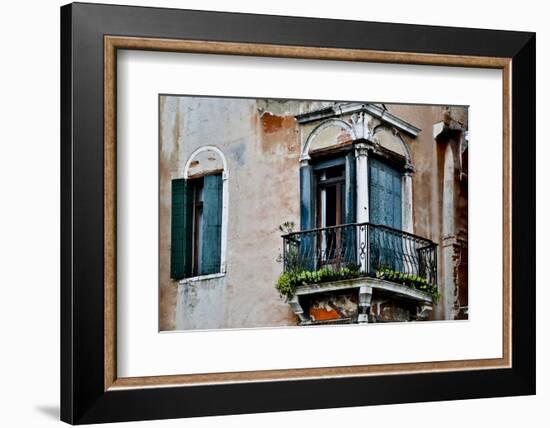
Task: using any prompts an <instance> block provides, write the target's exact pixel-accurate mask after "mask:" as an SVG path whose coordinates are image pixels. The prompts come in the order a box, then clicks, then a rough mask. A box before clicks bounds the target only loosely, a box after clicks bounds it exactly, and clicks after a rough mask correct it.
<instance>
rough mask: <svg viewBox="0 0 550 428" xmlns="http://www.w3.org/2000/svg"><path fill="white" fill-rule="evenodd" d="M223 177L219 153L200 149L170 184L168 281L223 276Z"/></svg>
mask: <svg viewBox="0 0 550 428" xmlns="http://www.w3.org/2000/svg"><path fill="white" fill-rule="evenodd" d="M227 177H228V173H227V165H226V161H225V157H224V155H223V153H222V152H221V151H220V150H219V149H218V148H217V147H214V146H203V147H200V148H199V149H197V150H195V151H194V152H193V153H192V154H191V155H190V156H189V159H188V160H187V163H186V165H185V168H184V170H183V173H182V178H176V179H174V180H172V216H171V219H172V225H171V233H172V237H171V257H170V277H171V278H172V279H184V278H190V277H198V276H205V275H213V274H221V273H225V253H226V251H225V245H226V244H225V242H226V236H227V199H228V189H227Z"/></svg>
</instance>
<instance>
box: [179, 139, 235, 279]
mask: <svg viewBox="0 0 550 428" xmlns="http://www.w3.org/2000/svg"><path fill="white" fill-rule="evenodd" d="M207 152H212V153H213V154H214V155H215V157H214V158H212V163H213V164H214V165H220V166H221V168H210V169H207V170H205V171H202V175H207V174H208V173H212V172H218V171H220V169H221V174H222V227H221V251H220V265H221V266H220V272H221V273H225V272H226V268H227V261H226V260H227V259H226V257H227V227H228V207H229V185H228V178H229V170H228V168H227V160H226V158H225V155H224V154H223V152H222V151H221V150H220V149H219V148H218V147H216V146H202V147H199V148H198V149H196V150H195V151H194V152H193V153H191V155H189V158H188V159H187V162H186V163H185V167H184V168H183V174H182V176H183V178H184V179H185V180H188V179H190V178H193V176H200V175H201V173H198V174H194V175H191V176H190V171H191V169H192V168H193V165H194V164H193V162H197V160H198V159H199V158H201V157H202V158H204V157H205V155H206V154H207ZM207 159H209V158H208V157H207Z"/></svg>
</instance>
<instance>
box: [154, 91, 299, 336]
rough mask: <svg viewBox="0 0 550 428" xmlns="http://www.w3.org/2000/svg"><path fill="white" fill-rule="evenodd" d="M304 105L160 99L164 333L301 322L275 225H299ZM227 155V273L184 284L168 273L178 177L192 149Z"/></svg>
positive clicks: (161, 276) (161, 288)
mask: <svg viewBox="0 0 550 428" xmlns="http://www.w3.org/2000/svg"><path fill="white" fill-rule="evenodd" d="M300 108H308V106H304V103H299V102H289V101H285V102H277V101H272V100H270V101H267V102H266V101H260V100H258V101H256V100H234V99H214V98H199V97H197V98H188V97H161V99H160V109H161V110H160V117H161V128H160V134H161V149H160V311H161V317H160V329H161V330H172V329H190V328H240V327H254V326H258V325H261V326H280V325H292V324H295V317H294V314H293V313H292V312H291V311H290V308H289V306H288V304H287V303H286V302H285V301H284V299H281V298H280V297H279V295H278V292H277V291H276V290H275V287H274V284H275V282H276V280H277V278H278V276H279V275H280V273H281V271H282V265H281V264H280V263H277V262H276V260H277V257H278V255H279V251H280V249H281V245H282V239H281V237H280V235H281V233H280V231H279V230H278V226H279V225H280V224H282V223H283V222H285V221H294V222H295V223H296V224H299V208H300V207H299V203H297V201H299V182H298V180H299V176H298V173H299V171H298V168H297V165H298V158H299V138H298V133H299V129H298V125H297V123H296V121H295V119H294V115H295V114H298V113H299V112H300ZM205 145H214V146H216V147H218V148H219V149H220V150H221V151H222V152H223V153H224V155H225V157H226V160H227V169H228V171H227V172H228V175H229V178H228V186H229V207H228V236H227V249H228V252H227V273H226V275H225V276H224V277H221V278H216V279H212V280H208V281H201V282H195V283H192V284H182V285H179V284H178V282H177V281H173V280H171V279H170V278H169V272H170V203H171V179H172V178H180V177H182V174H183V168H184V166H185V163H186V162H187V159H188V158H189V156H190V155H191V153H192V152H193V151H194V150H195V149H197V148H198V147H201V146H205Z"/></svg>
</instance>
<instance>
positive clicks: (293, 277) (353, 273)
mask: <svg viewBox="0 0 550 428" xmlns="http://www.w3.org/2000/svg"><path fill="white" fill-rule="evenodd" d="M360 275H361V272H360V271H359V266H358V265H355V264H352V263H350V264H348V265H347V266H346V267H342V268H340V269H330V268H328V267H324V268H321V269H319V270H315V271H309V270H300V271H292V270H290V271H286V272H283V273H282V274H281V276H280V277H279V279H278V280H277V284H276V285H275V288H276V289H277V291H279V294H280V295H281V296H284V297H286V298H287V299H290V298H291V297H292V296H293V295H294V293H295V291H296V287H299V286H301V285H309V284H322V283H325V282H333V281H342V280H345V279H354V278H358V277H359V276H360Z"/></svg>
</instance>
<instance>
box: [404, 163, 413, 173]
mask: <svg viewBox="0 0 550 428" xmlns="http://www.w3.org/2000/svg"><path fill="white" fill-rule="evenodd" d="M403 170H404V172H403V175H406V176H411V175H412V174H413V173H414V172H415V171H414V166H413V165H412V163H409V162H407V163H406V164H405V166H404V167H403Z"/></svg>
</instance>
